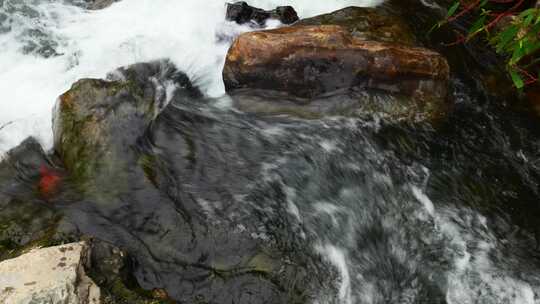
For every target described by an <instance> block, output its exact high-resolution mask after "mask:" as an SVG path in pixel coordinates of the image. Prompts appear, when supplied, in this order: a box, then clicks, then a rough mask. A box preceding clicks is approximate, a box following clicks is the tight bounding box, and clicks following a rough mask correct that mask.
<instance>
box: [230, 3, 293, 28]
mask: <svg viewBox="0 0 540 304" xmlns="http://www.w3.org/2000/svg"><path fill="white" fill-rule="evenodd" d="M225 18H226V19H227V20H229V21H234V22H236V23H238V24H245V23H250V22H254V23H255V24H256V25H258V26H263V25H264V24H265V23H266V21H267V20H268V19H275V20H279V21H280V22H281V23H283V24H292V23H294V22H296V21H298V15H297V13H296V11H295V10H294V8H293V7H292V6H278V7H277V8H276V9H274V10H269V11H266V10H263V9H260V8H256V7H253V6H250V5H249V4H247V3H246V2H244V1H240V2H235V3H227V13H226V16H225Z"/></svg>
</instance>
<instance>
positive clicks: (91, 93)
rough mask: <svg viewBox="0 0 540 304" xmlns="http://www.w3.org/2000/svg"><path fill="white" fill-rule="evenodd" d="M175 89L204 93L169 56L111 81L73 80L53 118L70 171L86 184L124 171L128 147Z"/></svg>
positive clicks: (113, 75)
mask: <svg viewBox="0 0 540 304" xmlns="http://www.w3.org/2000/svg"><path fill="white" fill-rule="evenodd" d="M165 79H166V80H165ZM173 88H186V90H187V91H189V93H186V94H194V95H197V94H199V93H198V91H197V90H196V89H194V88H193V87H192V86H191V83H190V82H189V79H188V78H187V76H186V75H184V74H183V73H180V72H178V71H177V70H176V69H175V68H174V66H173V65H172V63H170V62H168V61H156V62H151V63H141V64H136V65H133V66H130V67H127V68H122V69H119V70H117V71H115V72H113V73H111V74H110V75H108V78H107V80H102V79H82V80H79V81H77V82H76V83H75V84H73V86H72V87H71V89H70V90H68V91H67V92H66V93H64V94H62V95H61V96H60V97H59V99H58V101H57V104H56V108H55V113H54V117H53V133H54V149H55V151H56V153H57V154H58V155H59V157H60V158H61V159H62V161H63V163H64V165H65V167H66V169H67V170H68V171H69V172H70V174H71V176H72V177H74V178H75V179H77V180H79V181H80V182H81V183H84V182H85V181H86V180H89V179H90V178H91V177H92V176H93V177H95V176H97V174H102V175H104V176H112V175H111V174H113V173H115V172H119V171H121V170H118V168H122V167H123V166H124V165H125V163H126V159H125V155H126V149H129V147H130V146H132V145H133V144H134V143H135V140H136V139H137V136H138V135H140V134H142V133H144V130H145V129H146V127H147V126H148V124H149V123H150V122H151V121H152V120H153V119H154V118H155V116H156V115H157V114H158V113H159V111H160V110H161V109H162V108H163V107H164V106H165V105H166V104H167V101H168V99H169V98H170V96H169V95H168V92H170V91H171V89H173Z"/></svg>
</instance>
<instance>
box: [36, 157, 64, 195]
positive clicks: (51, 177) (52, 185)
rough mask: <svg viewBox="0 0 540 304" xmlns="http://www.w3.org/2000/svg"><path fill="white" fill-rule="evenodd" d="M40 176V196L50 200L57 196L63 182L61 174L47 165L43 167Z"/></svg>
mask: <svg viewBox="0 0 540 304" xmlns="http://www.w3.org/2000/svg"><path fill="white" fill-rule="evenodd" d="M39 174H40V180H39V184H38V190H39V193H40V195H41V196H42V197H43V198H50V197H52V196H54V195H55V194H57V193H58V190H59V188H60V183H61V181H62V177H61V176H60V174H59V173H58V172H57V171H55V170H53V169H50V168H49V167H47V166H46V165H41V167H40V169H39Z"/></svg>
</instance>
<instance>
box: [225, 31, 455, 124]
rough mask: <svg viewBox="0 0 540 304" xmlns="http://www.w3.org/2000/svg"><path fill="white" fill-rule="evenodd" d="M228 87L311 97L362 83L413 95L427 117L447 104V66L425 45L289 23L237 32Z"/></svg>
mask: <svg viewBox="0 0 540 304" xmlns="http://www.w3.org/2000/svg"><path fill="white" fill-rule="evenodd" d="M223 78H224V81H225V87H226V89H227V91H229V92H231V91H233V90H236V89H242V88H249V89H265V90H277V91H282V92H286V93H288V94H290V95H293V96H298V97H303V98H308V99H312V98H314V97H319V96H321V95H324V94H327V93H332V92H335V91H338V90H342V89H350V88H353V87H360V88H364V89H366V90H371V89H374V90H378V91H382V92H387V93H390V94H396V95H401V96H406V97H412V98H413V99H414V100H415V103H416V107H415V108H418V112H417V113H423V114H424V115H425V116H427V117H429V118H434V117H437V116H438V115H440V113H441V112H443V111H444V110H445V108H446V96H447V88H448V80H449V67H448V64H447V62H446V60H445V59H444V57H442V56H441V55H440V54H438V53H436V52H433V51H430V50H428V49H423V48H418V47H409V46H404V45H400V44H393V43H387V42H377V41H364V40H361V39H359V38H356V37H355V36H352V35H351V34H350V32H349V31H347V30H346V29H345V28H343V27H341V26H335V25H323V26H293V27H286V28H280V29H276V30H269V31H261V32H251V33H246V34H243V35H240V36H239V37H238V38H237V40H236V41H235V42H234V44H233V45H232V47H231V48H230V50H229V52H228V54H227V61H226V63H225V68H224V70H223Z"/></svg>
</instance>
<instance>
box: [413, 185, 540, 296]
mask: <svg viewBox="0 0 540 304" xmlns="http://www.w3.org/2000/svg"><path fill="white" fill-rule="evenodd" d="M411 188H412V192H413V195H414V196H415V198H416V199H417V200H418V201H419V202H421V203H422V205H423V207H424V209H425V210H426V211H427V212H428V214H429V215H430V216H431V217H432V218H433V221H434V224H435V227H436V231H437V233H440V234H441V235H442V236H444V238H446V239H448V240H449V242H450V243H449V245H448V247H449V248H453V249H451V250H453V251H454V252H455V255H454V260H453V262H454V267H453V268H452V269H451V270H450V271H449V272H448V273H447V274H446V276H447V280H448V287H447V291H446V302H447V303H448V304H476V303H508V304H538V303H540V299H538V298H537V297H536V296H535V294H536V293H538V291H539V290H538V286H535V288H533V286H531V285H530V284H529V283H527V282H525V281H523V280H520V279H519V278H516V277H513V276H512V275H511V274H508V273H507V272H506V271H505V270H504V269H501V268H500V267H498V266H497V265H494V264H493V262H492V261H491V259H490V253H492V252H493V251H495V252H496V251H497V250H498V249H497V245H496V241H495V240H496V237H495V236H494V235H492V233H491V232H490V231H489V229H488V227H487V219H486V218H485V217H483V216H482V215H480V214H476V213H474V212H473V211H472V210H471V211H470V212H469V213H468V214H464V213H463V210H462V212H460V213H459V214H457V213H456V212H455V211H453V210H451V209H444V210H441V211H439V212H436V211H435V208H434V204H433V202H432V201H431V200H430V199H429V197H428V196H427V195H426V194H425V193H424V192H423V190H422V189H420V188H418V187H415V186H412V187H411ZM472 222H477V223H480V225H481V226H482V227H483V228H485V229H476V230H477V231H478V230H480V231H483V232H481V233H479V232H476V233H475V234H474V235H473V232H472V231H473V230H475V229H472V227H471V226H470V225H471V223H472ZM458 223H459V224H458ZM473 244H474V246H472V245H473ZM449 250H450V249H449ZM535 291H536V293H535Z"/></svg>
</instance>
